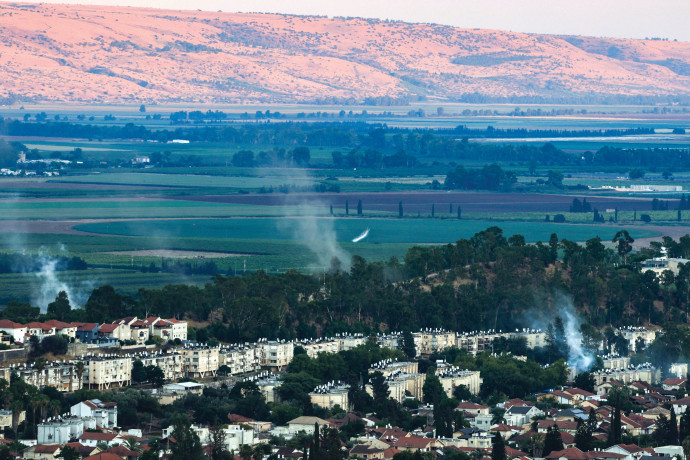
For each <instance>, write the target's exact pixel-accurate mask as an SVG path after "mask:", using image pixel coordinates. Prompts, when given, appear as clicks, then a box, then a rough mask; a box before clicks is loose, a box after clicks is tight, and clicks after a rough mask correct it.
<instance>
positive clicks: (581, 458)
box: [545, 447, 589, 460]
mask: <svg viewBox="0 0 690 460" xmlns="http://www.w3.org/2000/svg"><path fill="white" fill-rule="evenodd" d="M561 457H564V458H567V459H568V460H588V459H589V456H588V455H587V454H586V453H584V452H582V451H581V450H580V449H578V448H577V447H570V448H568V449H563V450H558V451H556V452H551V453H550V454H549V455H547V456H546V457H545V458H561Z"/></svg>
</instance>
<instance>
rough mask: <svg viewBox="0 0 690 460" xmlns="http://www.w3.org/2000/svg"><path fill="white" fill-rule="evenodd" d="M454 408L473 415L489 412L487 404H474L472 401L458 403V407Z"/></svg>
mask: <svg viewBox="0 0 690 460" xmlns="http://www.w3.org/2000/svg"><path fill="white" fill-rule="evenodd" d="M455 410H460V411H463V412H467V413H469V414H475V415H488V414H489V406H482V405H481V404H475V403H472V402H461V403H460V404H458V407H457V408H456V409H455Z"/></svg>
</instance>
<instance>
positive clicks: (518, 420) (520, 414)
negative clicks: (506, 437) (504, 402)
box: [503, 406, 544, 426]
mask: <svg viewBox="0 0 690 460" xmlns="http://www.w3.org/2000/svg"><path fill="white" fill-rule="evenodd" d="M540 415H544V412H542V411H541V410H539V409H538V408H536V407H535V406H511V407H510V408H509V409H508V410H507V411H506V412H505V414H503V418H504V419H505V421H506V424H508V425H516V426H522V425H525V424H527V423H530V421H531V420H532V418H533V417H537V416H540Z"/></svg>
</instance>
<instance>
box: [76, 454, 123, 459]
mask: <svg viewBox="0 0 690 460" xmlns="http://www.w3.org/2000/svg"><path fill="white" fill-rule="evenodd" d="M84 460H122V457H120V456H119V455H115V454H111V453H110V452H101V453H99V454H96V455H92V456H90V457H86V458H84Z"/></svg>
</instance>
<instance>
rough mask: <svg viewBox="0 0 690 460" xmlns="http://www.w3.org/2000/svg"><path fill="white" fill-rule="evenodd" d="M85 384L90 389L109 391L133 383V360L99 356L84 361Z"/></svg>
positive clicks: (121, 357)
mask: <svg viewBox="0 0 690 460" xmlns="http://www.w3.org/2000/svg"><path fill="white" fill-rule="evenodd" d="M84 362H85V364H86V365H85V366H84V375H83V383H84V385H85V386H88V387H89V388H95V389H98V390H109V389H111V388H114V387H122V386H125V385H130V384H131V383H132V362H133V360H132V358H131V357H129V356H117V355H99V356H91V357H88V358H86V359H84Z"/></svg>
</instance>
